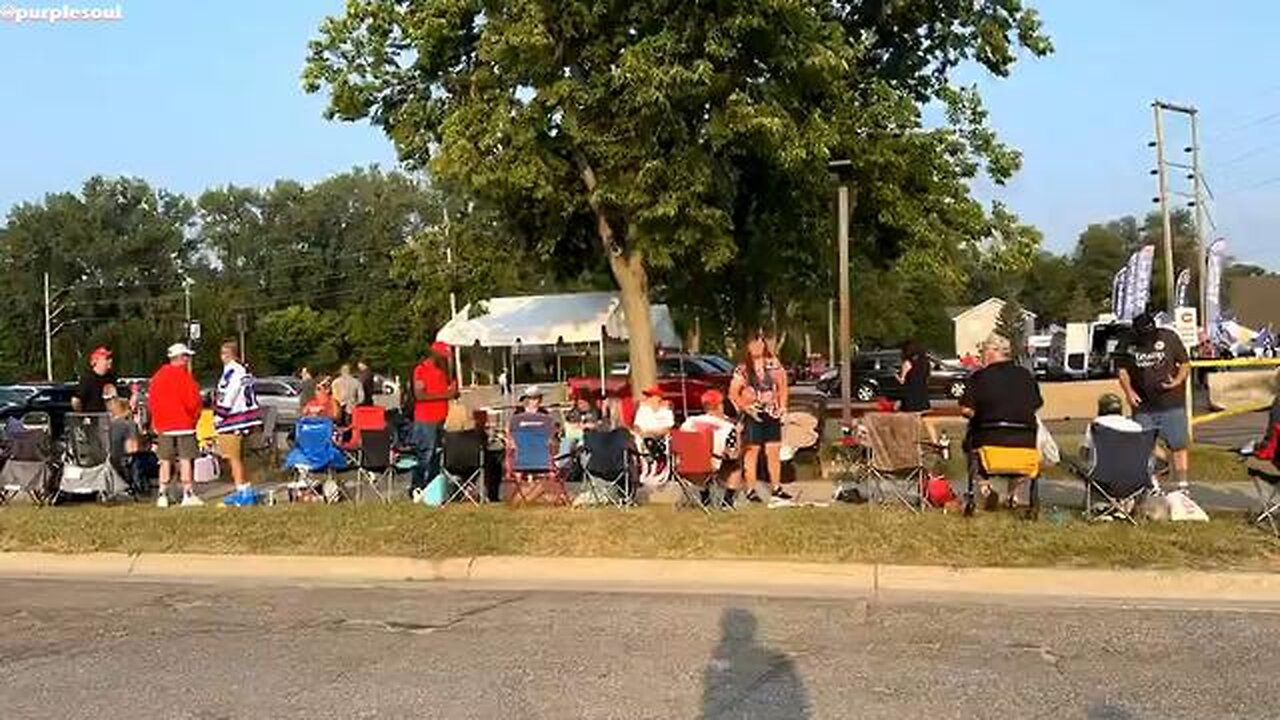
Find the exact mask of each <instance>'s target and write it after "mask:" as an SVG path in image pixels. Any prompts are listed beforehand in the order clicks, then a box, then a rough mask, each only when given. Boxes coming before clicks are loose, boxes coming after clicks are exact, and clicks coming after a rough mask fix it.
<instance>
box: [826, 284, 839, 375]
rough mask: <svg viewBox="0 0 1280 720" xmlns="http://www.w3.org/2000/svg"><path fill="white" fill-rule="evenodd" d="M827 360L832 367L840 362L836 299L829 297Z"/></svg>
mask: <svg viewBox="0 0 1280 720" xmlns="http://www.w3.org/2000/svg"><path fill="white" fill-rule="evenodd" d="M827 362H829V363H831V366H832V367H835V364H836V363H837V362H839V361H838V360H837V359H836V301H835V300H832V299H831V298H827Z"/></svg>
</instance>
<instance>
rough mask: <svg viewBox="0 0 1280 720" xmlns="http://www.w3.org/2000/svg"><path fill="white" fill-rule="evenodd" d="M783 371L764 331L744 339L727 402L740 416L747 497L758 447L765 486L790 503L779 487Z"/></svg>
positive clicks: (785, 393) (752, 491)
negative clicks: (764, 468) (765, 470)
mask: <svg viewBox="0 0 1280 720" xmlns="http://www.w3.org/2000/svg"><path fill="white" fill-rule="evenodd" d="M788 392H789V388H788V387H787V373H786V370H784V369H783V367H782V364H781V363H779V362H778V359H777V358H776V357H774V355H773V351H772V350H771V349H770V348H769V345H768V343H767V342H766V341H765V337H764V334H763V333H761V332H757V333H756V334H755V335H754V336H753V337H752V338H751V339H749V340H748V341H747V345H746V351H745V354H744V357H743V360H742V364H740V365H738V368H737V370H735V371H734V373H733V381H732V382H731V383H730V384H729V401H730V402H732V403H733V406H734V407H735V408H737V410H738V414H739V416H741V417H742V470H743V475H744V477H745V478H746V486H747V497H748V498H749V499H752V500H757V501H758V499H759V498H757V497H755V488H756V482H757V479H758V475H759V473H758V468H759V464H760V449H761V448H764V455H765V461H766V464H767V465H768V468H769V488H770V494H771V496H772V500H773V501H775V502H790V501H791V499H792V498H791V495H790V494H789V493H788V492H787V491H786V490H783V489H782V416H783V415H785V414H786V412H787V397H788Z"/></svg>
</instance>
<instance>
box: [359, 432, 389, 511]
mask: <svg viewBox="0 0 1280 720" xmlns="http://www.w3.org/2000/svg"><path fill="white" fill-rule="evenodd" d="M395 477H396V468H395V463H394V462H392V453H391V431H390V430H365V431H363V432H361V433H360V450H359V452H357V453H356V502H359V501H360V500H361V499H362V498H363V497H364V488H365V487H368V488H369V489H370V490H373V494H374V495H375V496H377V498H378V499H379V500H381V501H382V502H391V493H392V492H393V488H392V485H393V483H394V482H395Z"/></svg>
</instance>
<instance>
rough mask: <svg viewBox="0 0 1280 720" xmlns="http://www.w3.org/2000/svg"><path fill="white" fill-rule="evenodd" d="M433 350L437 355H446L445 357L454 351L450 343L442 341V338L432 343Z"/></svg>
mask: <svg viewBox="0 0 1280 720" xmlns="http://www.w3.org/2000/svg"><path fill="white" fill-rule="evenodd" d="M431 350H432V351H433V352H435V353H436V354H437V355H444V356H445V357H448V356H449V354H450V353H452V352H453V348H451V347H449V343H447V342H441V341H440V340H436V341H435V342H433V343H431Z"/></svg>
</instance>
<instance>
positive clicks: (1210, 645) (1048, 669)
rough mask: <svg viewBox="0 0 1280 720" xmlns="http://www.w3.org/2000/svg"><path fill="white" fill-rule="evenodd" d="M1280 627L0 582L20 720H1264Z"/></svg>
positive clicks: (364, 591)
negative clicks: (1235, 719)
mask: <svg viewBox="0 0 1280 720" xmlns="http://www.w3.org/2000/svg"><path fill="white" fill-rule="evenodd" d="M1278 661H1280V615H1277V614H1272V613H1269V612H1265V611H1252V612H1235V611H1170V610H1155V609H1124V608H1076V609H1069V608H1066V609H1064V608H1052V607H1043V606H1029V607H1014V606H995V607H984V606H979V605H965V604H950V603H915V604H911V603H903V604H875V605H868V604H867V603H866V602H864V601H853V600H850V601H843V602H841V601H831V600H822V601H819V600H796V599H765V598H744V597H717V596H707V595H664V596H658V595H639V594H631V595H621V594H612V595H610V594H556V593H519V592H482V591H453V590H445V589H439V588H438V587H432V588H424V587H416V588H410V587H401V588H332V587H331V588H310V589H308V588H278V587H277V588H263V587H257V588H254V587H247V586H236V585H222V586H202V585H190V584H170V585H155V584H142V583H106V582H82V581H65V580H64V581H55V580H45V581H14V580H9V581H4V582H3V583H2V584H0V679H2V681H0V708H3V717H5V718H6V720H17V719H18V718H93V719H94V720H105V719H107V718H117V717H119V718H130V719H131V720H151V719H153V718H164V719H166V720H168V719H169V718H192V719H200V720H213V719H215V718H373V717H377V718H504V719H506V718H556V719H565V718H626V719H631V718H664V719H665V718H739V719H742V718H749V719H753V720H754V719H759V718H776V719H779V720H792V719H799V718H909V717H931V718H1072V717H1077V718H1098V719H1102V718H1106V719H1111V720H1120V719H1128V718H1184V717H1185V718H1207V717H1213V718H1227V717H1242V718H1243V717H1250V718H1264V717H1276V715H1277V710H1276V708H1275V706H1274V705H1272V704H1271V703H1272V702H1273V698H1274V695H1272V694H1271V690H1272V689H1273V688H1274V677H1275V675H1274V669H1275V668H1276V667H1277V662H1278Z"/></svg>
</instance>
